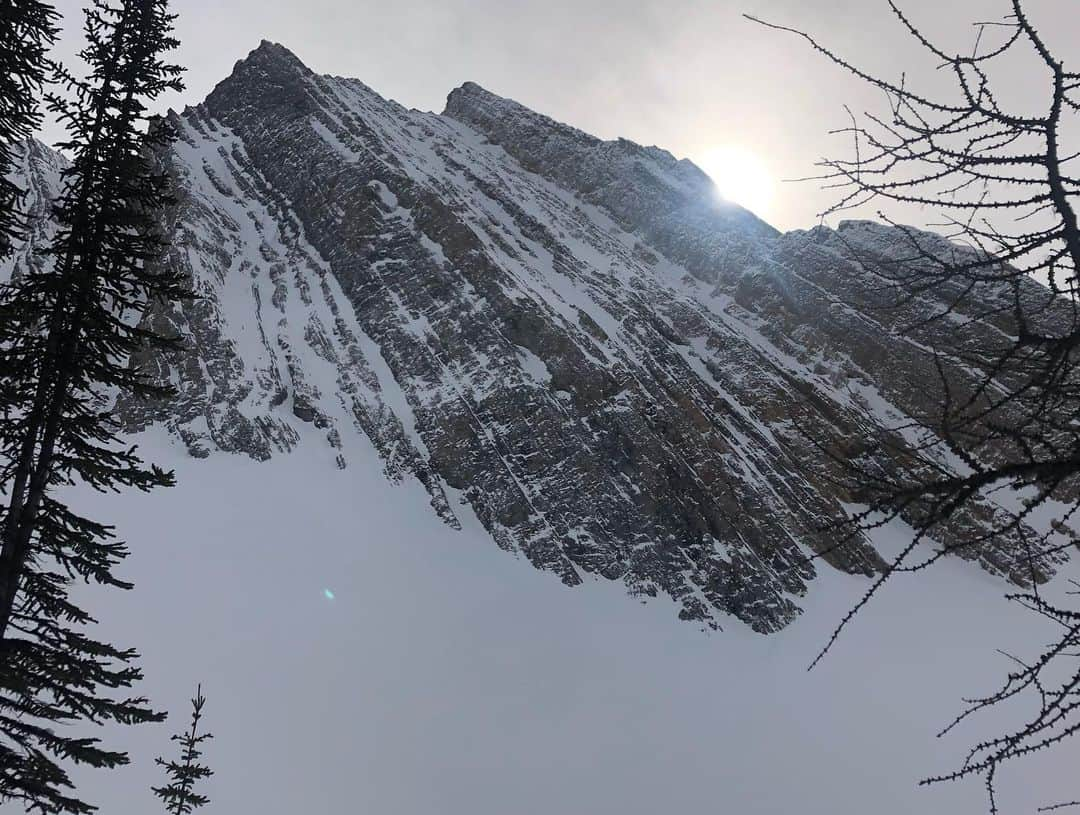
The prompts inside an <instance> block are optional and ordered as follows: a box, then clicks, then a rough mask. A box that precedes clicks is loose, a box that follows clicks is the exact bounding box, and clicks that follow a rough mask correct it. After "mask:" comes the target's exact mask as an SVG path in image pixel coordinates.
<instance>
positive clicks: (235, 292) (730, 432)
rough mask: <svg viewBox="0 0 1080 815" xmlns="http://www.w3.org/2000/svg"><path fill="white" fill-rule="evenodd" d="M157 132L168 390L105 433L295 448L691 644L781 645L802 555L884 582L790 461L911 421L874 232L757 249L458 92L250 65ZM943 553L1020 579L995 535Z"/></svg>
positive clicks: (911, 349) (836, 505)
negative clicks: (372, 477)
mask: <svg viewBox="0 0 1080 815" xmlns="http://www.w3.org/2000/svg"><path fill="white" fill-rule="evenodd" d="M172 121H173V123H174V125H175V126H176V128H177V131H178V140H177V142H176V144H175V145H174V147H173V148H172V149H171V150H170V151H169V152H168V153H167V154H166V155H163V156H162V159H163V161H164V162H166V164H167V166H168V167H169V168H170V171H171V172H172V174H173V176H174V178H175V181H176V185H177V189H178V192H179V196H178V197H179V201H178V204H177V206H176V208H175V210H174V211H172V212H170V213H169V215H168V218H169V227H170V229H171V230H172V238H173V245H172V249H171V251H170V254H169V257H168V258H167V262H169V263H172V264H175V265H176V266H178V267H179V268H183V269H184V270H186V271H187V272H188V273H189V274H190V276H191V279H192V285H193V286H194V288H195V289H196V291H197V292H198V293H199V294H200V297H199V298H198V299H197V300H195V301H193V302H190V303H185V304H183V305H181V306H177V307H169V308H157V309H155V310H154V311H153V312H151V313H149V314H147V315H146V318H145V319H146V320H148V321H152V322H154V323H155V324H156V325H157V327H158V328H159V329H163V330H172V331H176V332H178V333H179V334H181V335H182V336H183V337H184V338H185V340H186V348H185V351H184V352H183V353H181V354H180V355H178V356H175V357H168V358H163V357H155V358H142V359H139V360H136V363H137V364H141V365H143V366H145V367H146V369H147V370H148V371H150V372H151V373H152V375H153V376H154V377H156V378H158V379H160V380H161V381H162V382H169V383H171V384H173V385H174V386H176V387H177V389H178V391H179V395H178V397H177V398H176V399H175V400H173V401H171V402H169V403H160V404H150V405H148V404H146V403H143V402H136V401H132V400H125V399H122V400H121V401H120V402H119V404H118V405H117V415H118V416H119V417H120V418H121V419H122V420H123V421H124V422H125V423H126V425H127V426H128V428H129V429H131V430H132V431H139V430H145V429H147V428H149V427H152V426H159V427H163V428H164V429H166V430H167V431H168V432H169V433H170V434H172V436H173V437H174V438H176V439H177V440H178V441H179V442H180V443H181V444H182V445H183V447H184V449H186V450H187V452H188V453H189V454H190V455H192V456H196V457H203V458H205V457H210V456H214V455H218V454H219V453H220V452H231V453H239V454H243V455H247V456H250V457H252V458H255V459H258V460H266V459H270V458H278V457H280V456H283V455H288V454H290V452H292V451H294V450H295V449H296V447H297V446H298V445H300V444H301V443H305V444H311V439H312V438H317V439H319V445H320V450H319V454H320V455H322V456H323V458H324V460H325V461H326V462H327V466H335V465H336V466H337V467H341V468H347V467H349V466H350V464H351V463H352V462H355V461H356V460H357V459H358V458H361V457H364V458H367V457H378V458H379V459H380V460H381V461H382V464H383V469H384V472H385V474H386V476H387V477H388V478H389V479H390V480H391V481H392V482H402V481H406V480H408V481H416V482H418V483H419V484H421V485H422V486H423V488H424V490H425V491H426V494H427V496H428V503H429V504H430V509H424V510H423V511H431V512H433V513H435V514H436V515H437V516H438V517H439V518H441V519H442V520H443V521H444V522H445V523H446V524H448V525H449V526H451V527H455V528H456V527H458V526H460V525H461V523H462V521H463V519H464V516H475V517H476V518H477V519H479V521H480V523H481V524H482V525H483V526H484V528H485V529H486V530H487V531H488V533H489V534H490V536H491V537H492V539H493V541H494V542H495V543H496V544H497V545H498V546H499V547H501V548H502V549H505V550H508V551H513V552H518V553H520V554H522V555H523V556H524V557H525V558H527V559H528V560H529V561H531V562H532V563H533V564H534V565H535V566H536V567H538V568H541V569H544V570H548V571H551V572H554V573H555V574H557V575H558V576H559V577H560V578H561V579H562V580H563V581H564V582H566V583H568V584H577V583H581V582H583V581H585V580H586V579H600V578H604V579H609V580H618V581H621V582H622V583H624V584H625V585H626V587H627V588H628V589H629V591H630V592H631V593H633V594H635V595H639V596H641V595H644V596H649V595H656V594H660V593H663V594H667V595H669V596H670V597H672V598H673V599H674V600H675V601H676V602H677V603H678V604H679V607H680V609H681V611H680V614H681V616H683V617H685V618H689V619H693V620H696V621H700V622H701V623H703V624H706V625H709V626H718V625H720V624H721V623H722V622H723V621H724V620H725V618H726V615H733V616H735V617H736V618H738V619H740V620H742V621H743V622H745V623H746V624H748V625H749V626H751V627H753V628H754V629H756V630H758V631H764V632H767V631H775V630H777V629H779V628H781V627H783V626H784V625H786V624H787V623H789V622H790V621H791V620H792V619H793V618H794V617H795V616H796V615H797V614H798V612H799V607H800V603H801V602H802V600H801V598H803V597H804V596H805V595H806V594H807V592H809V591H811V590H812V586H813V581H814V578H815V576H816V574H817V571H818V569H819V568H821V566H820V565H818V566H816V565H814V564H813V563H812V562H811V560H810V556H811V555H813V554H814V553H825V554H824V559H825V561H827V563H828V564H830V565H831V567H835V568H839V569H842V570H844V571H848V572H854V573H861V574H871V573H873V572H874V571H876V570H877V569H879V568H881V567H882V560H881V558H880V557H879V555H878V554H877V552H875V551H874V549H873V547H872V546H871V543H870V541H869V540H866V539H864V538H860V537H856V538H854V539H852V540H850V541H849V542H847V543H846V544H844V545H843V546H839V547H838V546H837V545H836V544H837V541H836V539H835V535H834V534H830V533H829V532H826V531H823V530H826V529H828V528H829V525H830V524H832V523H833V522H836V521H839V520H841V519H843V518H845V517H846V514H847V512H848V508H849V507H850V506H851V505H852V504H854V503H857V502H858V500H859V495H858V494H856V493H855V492H853V491H851V490H848V489H844V488H841V487H838V486H837V484H838V483H842V482H843V477H842V476H843V473H842V472H840V471H839V470H838V468H837V465H836V464H835V462H834V460H833V458H832V457H830V456H829V455H823V454H822V453H821V452H820V449H819V446H818V445H824V446H825V447H826V449H829V450H832V451H834V452H843V451H848V452H853V453H857V452H858V451H860V450H864V449H865V448H866V445H867V440H868V438H869V433H870V425H869V419H868V416H878V417H891V418H897V417H900V418H902V417H905V416H906V417H916V418H919V417H921V416H924V415H926V414H927V413H928V407H929V406H930V405H931V404H932V402H933V399H934V393H935V386H936V372H935V371H936V369H935V367H934V364H933V360H932V358H931V356H930V355H929V353H928V351H927V348H928V347H930V346H931V345H932V340H933V338H932V337H926V336H917V335H916V336H911V335H905V336H902V335H900V333H899V332H898V331H897V330H896V326H897V325H898V324H900V323H901V322H903V321H904V319H905V314H903V313H894V312H889V311H886V310H882V309H881V308H880V307H879V306H880V305H881V304H880V293H879V289H880V286H878V285H876V280H875V277H874V275H875V268H876V267H875V264H879V263H886V262H888V261H889V258H888V257H887V254H888V252H887V251H885V250H887V249H888V247H889V246H890V245H891V243H890V241H888V240H885V241H881V240H877V237H880V235H881V234H886V233H887V230H886V233H881V232H880V230H881V229H885V228H883V227H873V228H870V227H867V228H866V229H865V230H864V229H863V227H857V228H856V227H851V226H845V227H844V228H843V229H842V230H841V232H845V231H846V233H851V234H852V235H854V234H855V232H853V230H855V231H856V232H857V231H859V230H863V231H867V230H869V231H868V234H870V233H873V235H874V236H877V237H875V239H874V240H868V241H863V243H864V244H865V246H864V247H863V249H864V250H865V251H863V250H860V251H859V252H858V253H853V252H852V250H851V246H850V243H849V242H848V241H846V240H845V239H844V235H842V234H841V233H839V232H834V231H833V230H828V229H823V228H819V229H815V230H811V231H810V232H797V233H791V234H788V235H781V234H779V233H778V232H777V231H776V230H775V229H773V228H772V227H771V226H769V225H768V224H766V223H764V222H763V221H761V220H760V219H758V218H757V217H756V216H754V215H753V214H752V213H750V212H748V211H746V210H745V209H742V208H740V207H738V206H735V205H732V204H724V203H723V202H720V201H718V199H717V198H716V196H715V195H714V191H713V188H712V185H711V182H709V180H708V179H707V178H706V177H705V176H704V174H702V173H701V172H700V171H699V170H698V169H697V168H696V167H694V166H693V165H692V164H691V163H689V162H686V161H677V160H676V159H674V158H673V157H672V156H671V155H670V154H669V153H667V152H665V151H663V150H659V149H657V148H647V147H640V146H638V145H636V144H633V143H632V142H629V141H626V140H616V141H603V140H600V139H597V138H595V137H593V136H590V135H588V134H586V133H583V132H582V131H580V130H577V129H575V128H573V127H570V126H567V125H563V124H560V123H558V122H555V121H554V120H552V119H550V118H549V117H546V116H543V115H541V114H538V113H535V112H533V111H531V110H529V109H528V108H526V107H524V106H522V105H520V104H519V103H517V102H513V101H511V100H508V99H503V98H501V97H498V96H496V95H494V94H492V93H490V92H488V91H485V90H484V89H482V88H481V87H480V86H479V85H476V84H474V83H466V84H465V85H463V86H462V87H460V88H458V89H457V90H455V91H453V92H452V93H451V94H450V96H449V98H448V101H447V106H446V110H445V112H444V113H443V114H441V115H439V114H434V113H423V112H419V111H415V110H408V109H406V108H404V107H402V106H401V105H399V104H397V103H395V102H392V101H389V100H386V99H384V98H382V97H381V96H379V95H378V94H377V93H376V92H375V91H374V90H372V89H370V88H368V87H367V86H366V85H364V84H363V83H361V82H359V81H357V80H351V79H345V78H340V77H332V76H321V75H318V74H316V73H314V72H312V71H311V70H309V69H308V68H307V67H306V66H304V65H303V63H301V62H300V60H298V59H297V58H296V57H295V56H294V55H293V54H292V53H291V52H289V51H288V50H287V49H286V48H284V47H282V46H280V45H276V44H274V43H269V42H264V43H262V44H261V45H260V46H259V47H258V48H257V49H255V50H254V51H252V52H251V54H249V55H248V57H247V58H245V59H244V60H241V61H240V62H238V63H237V64H236V67H235V68H234V70H233V73H232V74H231V76H229V77H228V78H227V79H226V80H224V81H223V82H221V83H220V84H219V85H217V87H215V88H214V90H213V91H212V92H211V94H210V95H209V96H208V98H207V99H206V100H205V102H204V103H203V104H201V105H198V106H196V107H193V108H189V109H188V110H185V111H184V112H183V113H182V114H172ZM28 183H29V184H30V186H33V187H35V188H36V187H41V188H42V189H44V188H45V187H46V186H47V185H45V184H44V183H39V182H37V181H34V180H33V179H31V180H30V181H29V182H28ZM43 218H44V215H43ZM43 223H44V221H43ZM860 234H861V232H860ZM887 234H895V233H887ZM882 247H885V249H882ZM29 256H30V255H24V257H29ZM920 307H922V306H921V305H920V303H917V302H916V303H913V304H910V305H909V309H910V308H920ZM908 316H910V315H908ZM927 330H928V331H931V330H933V329H932V328H931V329H927ZM969 330H971V331H974V332H978V331H994V330H996V329H995V328H994V326H990V325H984V324H982V323H980V322H978V321H976V322H974V323H972V325H971V327H970V329H969ZM798 427H801V428H806V427H810V428H814V430H815V435H816V436H817V439H816V440H815V441H814V442H811V441H810V440H809V439H807V438H806V437H805V436H804V435H803V434H802V433H801V432H800V431H799V430H797V429H796V428H798ZM926 432H932V431H931V430H930V429H927V431H926ZM304 439H306V440H307V441H306V442H304V441H303V440H304ZM884 464H885V465H886V466H894V467H895V466H906V465H905V464H904V462H903V460H901V459H899V458H898V459H897V460H893V461H888V462H884ZM996 512H1000V508H997V507H995V506H994V505H993V504H989V503H987V504H984V505H979V506H976V507H975V509H973V510H972V512H971V513H969V514H966V515H962V516H959V517H958V519H957V523H958V524H961V525H968V526H970V525H976V526H978V525H983V524H985V523H986V522H987V519H988V518H990V517H993V514H994V513H996ZM970 554H971V556H972V557H974V558H976V559H978V560H980V561H981V562H982V563H983V565H985V566H986V567H987V568H989V569H991V570H993V571H996V572H1000V573H1003V574H1005V575H1008V576H1010V577H1012V578H1014V579H1017V580H1022V579H1024V575H1026V574H1027V572H1026V571H1024V569H1026V566H1024V567H1018V566H1017V565H1016V564H1015V562H1014V561H1015V556H1014V553H1013V550H1012V542H1010V541H1005V542H1003V543H1002V544H1001V545H1000V546H998V547H995V548H993V549H986V550H982V551H978V552H972V553H970ZM825 568H829V567H828V566H826V567H825ZM1047 568H1049V565H1048V566H1047Z"/></svg>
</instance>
